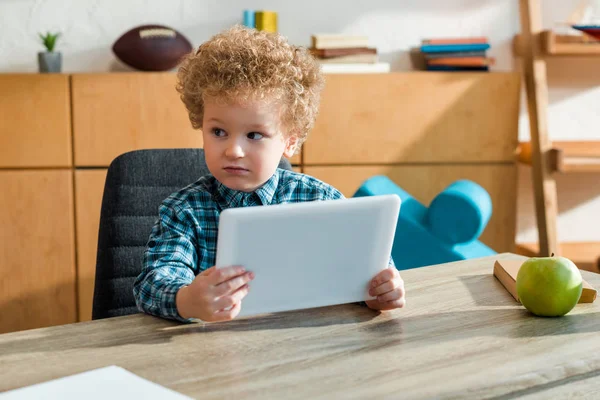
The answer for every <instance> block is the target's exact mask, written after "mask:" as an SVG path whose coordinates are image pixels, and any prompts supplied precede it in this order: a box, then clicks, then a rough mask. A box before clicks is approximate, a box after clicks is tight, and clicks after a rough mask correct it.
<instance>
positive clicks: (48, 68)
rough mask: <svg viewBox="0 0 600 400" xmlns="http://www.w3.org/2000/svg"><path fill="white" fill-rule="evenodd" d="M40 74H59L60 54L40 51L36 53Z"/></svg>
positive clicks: (60, 66)
mask: <svg viewBox="0 0 600 400" xmlns="http://www.w3.org/2000/svg"><path fill="white" fill-rule="evenodd" d="M38 65H39V67H40V72H60V71H61V70H62V53H58V52H54V51H41V52H39V53H38Z"/></svg>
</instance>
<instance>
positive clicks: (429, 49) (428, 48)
mask: <svg viewBox="0 0 600 400" xmlns="http://www.w3.org/2000/svg"><path fill="white" fill-rule="evenodd" d="M489 48H490V45H489V43H473V44H439V45H437V44H432V45H422V46H421V51H422V52H423V53H444V52H445V53H449V52H464V51H485V50H488V49H489Z"/></svg>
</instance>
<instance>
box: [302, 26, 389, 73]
mask: <svg viewBox="0 0 600 400" xmlns="http://www.w3.org/2000/svg"><path fill="white" fill-rule="evenodd" d="M309 50H310V52H311V53H312V54H313V55H314V56H315V57H316V58H317V59H318V60H319V63H320V64H321V66H322V68H323V71H324V72H340V73H343V72H389V70H390V66H389V64H388V63H382V62H379V55H378V53H377V49H376V48H374V47H371V46H369V38H368V37H367V36H350V35H341V34H316V35H312V36H311V47H310V49H309Z"/></svg>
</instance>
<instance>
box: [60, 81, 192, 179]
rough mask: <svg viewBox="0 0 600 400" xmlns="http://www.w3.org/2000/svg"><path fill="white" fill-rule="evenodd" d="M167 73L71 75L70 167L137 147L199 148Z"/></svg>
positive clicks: (104, 160) (96, 162) (98, 161)
mask: <svg viewBox="0 0 600 400" xmlns="http://www.w3.org/2000/svg"><path fill="white" fill-rule="evenodd" d="M175 84H176V80H175V74H173V73H153V72H152V73H147V74H146V73H144V74H140V73H122V74H74V75H73V77H72V87H73V88H72V90H73V139H74V146H75V165H76V166H104V167H105V166H108V165H109V164H110V162H111V161H112V160H113V159H114V158H115V157H117V156H118V155H120V154H122V153H125V152H128V151H131V150H136V149H142V148H174V147H201V146H202V134H201V132H200V131H197V130H194V129H193V128H192V125H191V123H190V121H189V118H188V115H187V111H186V109H185V106H184V105H183V103H182V102H181V100H180V99H179V94H178V93H177V91H176V90H175Z"/></svg>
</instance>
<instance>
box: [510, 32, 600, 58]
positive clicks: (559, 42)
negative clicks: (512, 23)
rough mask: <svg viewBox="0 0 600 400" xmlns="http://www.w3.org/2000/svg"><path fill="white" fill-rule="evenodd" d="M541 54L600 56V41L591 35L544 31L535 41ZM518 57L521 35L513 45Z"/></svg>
mask: <svg viewBox="0 0 600 400" xmlns="http://www.w3.org/2000/svg"><path fill="white" fill-rule="evenodd" d="M534 42H535V43H536V47H537V49H538V52H539V54H541V55H543V56H548V57H552V56H557V57H560V56H586V57H590V56H592V57H594V56H600V40H596V39H594V38H592V37H591V36H589V35H585V34H582V35H559V34H557V33H555V32H553V31H550V30H546V31H542V32H541V33H540V34H539V35H537V37H536V38H535V39H534ZM513 47H514V52H515V54H516V55H517V56H520V55H521V54H522V51H521V35H516V36H515V39H514V43H513Z"/></svg>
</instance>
